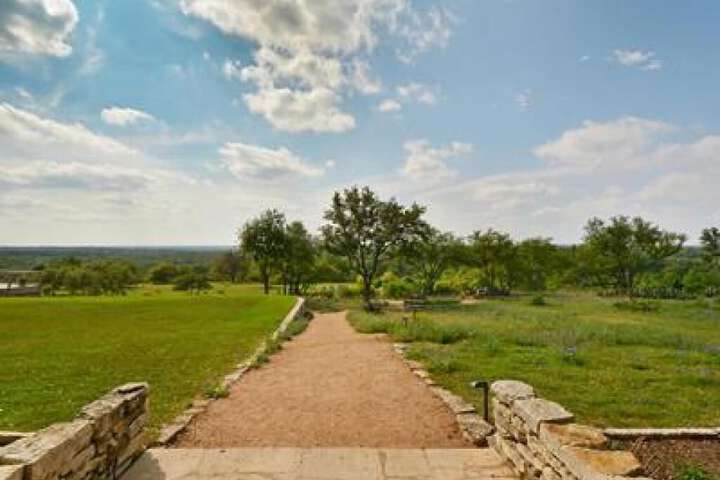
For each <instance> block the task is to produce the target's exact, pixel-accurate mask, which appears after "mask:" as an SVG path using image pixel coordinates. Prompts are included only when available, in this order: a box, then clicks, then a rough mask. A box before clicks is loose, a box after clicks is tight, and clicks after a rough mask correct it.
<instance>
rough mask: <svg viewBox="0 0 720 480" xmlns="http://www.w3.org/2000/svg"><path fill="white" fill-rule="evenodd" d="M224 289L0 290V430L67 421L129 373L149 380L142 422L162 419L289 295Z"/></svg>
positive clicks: (231, 359)
mask: <svg viewBox="0 0 720 480" xmlns="http://www.w3.org/2000/svg"><path fill="white" fill-rule="evenodd" d="M224 288H225V290H226V294H225V295H222V296H220V295H203V296H199V297H198V296H188V295H186V294H184V293H177V292H173V291H172V290H171V289H170V288H163V287H152V288H144V287H139V288H137V289H135V290H133V291H131V292H129V293H128V295H126V296H113V297H110V296H104V297H52V298H51V297H41V298H6V299H2V300H1V301H0V303H2V306H0V332H2V334H0V385H2V395H0V430H23V431H25V430H37V429H40V428H43V427H45V426H47V425H48V424H50V423H52V422H61V421H68V420H70V419H72V418H73V417H74V415H75V414H76V413H77V411H78V409H79V408H80V407H81V406H82V405H85V404H87V403H89V402H91V401H93V400H96V399H97V398H99V397H100V396H102V395H104V394H105V393H107V392H108V391H110V390H111V389H112V388H114V387H116V386H118V385H121V384H123V383H127V382H133V381H147V382H148V383H149V384H150V386H151V388H152V417H151V422H152V427H153V428H156V427H159V426H160V425H162V424H163V423H165V422H168V421H170V420H171V419H172V418H173V417H175V416H176V415H178V414H179V413H180V412H181V411H182V410H183V409H184V408H186V406H187V404H188V402H189V401H191V400H192V399H193V398H194V397H195V396H196V395H198V394H201V393H202V392H203V391H204V390H205V388H206V387H207V386H211V385H217V384H218V383H219V381H220V380H221V378H222V376H223V375H224V374H226V373H228V372H230V371H232V370H233V369H234V368H235V365H237V363H238V362H239V361H240V360H242V359H244V358H247V357H248V356H249V355H250V354H252V352H253V351H254V350H255V348H256V347H257V345H258V344H259V342H260V341H261V339H263V338H265V337H266V335H267V334H268V333H269V332H270V331H272V330H273V329H274V328H276V326H277V325H278V324H279V323H280V321H281V319H282V318H283V317H284V316H285V315H286V313H287V312H288V311H289V310H290V308H291V306H292V304H293V303H294V299H292V298H290V297H283V296H269V297H266V296H264V295H262V294H261V292H260V290H259V289H258V288H257V287H248V286H237V285H229V286H225V287H224ZM146 294H147V295H146ZM48 385H52V388H48ZM58 392H62V395H58Z"/></svg>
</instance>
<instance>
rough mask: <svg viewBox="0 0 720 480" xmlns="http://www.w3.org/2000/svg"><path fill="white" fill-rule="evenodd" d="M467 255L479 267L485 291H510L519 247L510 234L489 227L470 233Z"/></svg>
mask: <svg viewBox="0 0 720 480" xmlns="http://www.w3.org/2000/svg"><path fill="white" fill-rule="evenodd" d="M466 257H467V259H468V263H469V264H470V265H472V266H474V267H476V268H478V269H479V271H480V272H481V276H480V279H479V284H480V285H481V286H482V288H483V293H485V294H488V295H495V294H500V293H506V292H509V291H510V289H511V288H512V286H513V279H514V274H515V268H516V267H517V247H516V246H515V243H514V242H513V240H512V239H511V238H510V235H508V234H506V233H501V232H498V231H496V230H493V229H492V228H491V229H488V230H487V231H485V232H482V231H477V232H474V233H473V234H472V235H470V244H469V246H468V250H467V254H466Z"/></svg>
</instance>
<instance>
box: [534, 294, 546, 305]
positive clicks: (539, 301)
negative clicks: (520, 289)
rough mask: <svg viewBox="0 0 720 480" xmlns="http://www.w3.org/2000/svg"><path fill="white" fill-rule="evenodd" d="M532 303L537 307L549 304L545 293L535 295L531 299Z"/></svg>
mask: <svg viewBox="0 0 720 480" xmlns="http://www.w3.org/2000/svg"><path fill="white" fill-rule="evenodd" d="M530 305H534V306H536V307H544V306H546V305H547V302H546V301H545V296H544V295H533V297H532V298H531V299H530Z"/></svg>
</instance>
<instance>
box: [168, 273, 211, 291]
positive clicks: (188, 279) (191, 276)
mask: <svg viewBox="0 0 720 480" xmlns="http://www.w3.org/2000/svg"><path fill="white" fill-rule="evenodd" d="M211 288H212V285H211V284H210V277H209V276H208V272H207V269H206V268H204V267H201V266H196V267H192V268H190V267H185V268H183V269H181V270H180V271H179V272H178V275H177V276H176V277H175V279H174V281H173V290H177V291H182V292H190V293H197V294H200V292H202V291H204V290H210V289H211Z"/></svg>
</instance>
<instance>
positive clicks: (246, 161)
mask: <svg viewBox="0 0 720 480" xmlns="http://www.w3.org/2000/svg"><path fill="white" fill-rule="evenodd" d="M220 158H221V161H222V163H223V164H224V165H225V166H226V167H227V169H228V170H229V171H230V172H231V173H232V174H233V175H235V176H236V177H238V178H240V179H248V178H250V179H253V178H254V179H261V180H280V179H284V178H288V177H317V176H320V175H322V174H323V173H324V171H323V169H321V168H318V167H314V166H312V165H308V164H307V163H306V162H304V161H303V160H302V159H300V158H299V157H297V156H296V155H295V154H293V153H292V152H291V151H290V150H288V149H287V148H284V147H281V148H279V149H277V150H273V149H270V148H265V147H260V146H256V145H248V144H246V143H240V142H228V143H226V144H225V145H223V146H222V147H221V148H220Z"/></svg>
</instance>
